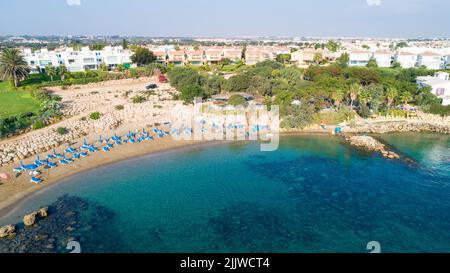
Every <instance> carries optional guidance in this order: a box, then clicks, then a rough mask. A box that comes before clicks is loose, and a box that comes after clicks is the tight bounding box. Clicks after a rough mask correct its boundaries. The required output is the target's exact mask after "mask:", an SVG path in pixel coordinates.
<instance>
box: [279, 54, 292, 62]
mask: <svg viewBox="0 0 450 273" xmlns="http://www.w3.org/2000/svg"><path fill="white" fill-rule="evenodd" d="M276 59H277V62H280V63H282V64H288V63H289V62H290V61H291V54H278V55H277V58H276Z"/></svg>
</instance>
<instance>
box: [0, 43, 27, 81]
mask: <svg viewBox="0 0 450 273" xmlns="http://www.w3.org/2000/svg"><path fill="white" fill-rule="evenodd" d="M29 73H30V67H29V66H28V64H27V62H26V61H25V58H24V57H23V55H22V54H21V53H20V51H19V50H17V49H13V48H5V49H3V50H2V52H1V53H0V76H1V78H2V79H3V80H7V79H11V80H12V81H13V82H14V86H15V87H18V86H19V84H20V81H22V80H24V79H25V78H27V77H28V74H29Z"/></svg>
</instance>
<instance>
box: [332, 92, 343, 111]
mask: <svg viewBox="0 0 450 273" xmlns="http://www.w3.org/2000/svg"><path fill="white" fill-rule="evenodd" d="M331 99H332V100H333V101H334V104H335V105H336V107H337V108H339V106H340V105H341V102H342V100H343V99H344V92H342V90H341V89H334V90H333V91H332V92H331Z"/></svg>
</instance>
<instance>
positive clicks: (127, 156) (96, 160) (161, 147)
mask: <svg viewBox="0 0 450 273" xmlns="http://www.w3.org/2000/svg"><path fill="white" fill-rule="evenodd" d="M331 131H332V130H329V129H325V130H324V129H320V128H309V129H306V130H305V129H304V130H283V131H281V132H280V136H296V135H323V136H325V135H328V136H332V133H331ZM349 133H350V134H354V133H358V132H349ZM389 133H393V132H389ZM400 133H401V132H400ZM217 143H222V141H206V140H203V141H193V140H189V141H176V140H173V139H172V138H170V137H168V138H163V139H159V140H158V141H157V142H144V143H139V144H137V145H129V144H127V145H121V146H117V147H116V148H115V149H113V150H112V151H111V152H109V153H103V152H97V153H95V154H91V155H90V156H89V157H87V158H85V159H82V160H79V161H76V162H74V163H73V164H71V165H70V166H67V167H59V168H56V169H54V170H51V173H50V171H46V172H45V173H43V174H44V177H45V182H44V183H43V184H41V185H32V184H31V183H30V182H29V181H28V178H29V177H28V176H27V175H25V174H23V175H21V176H20V177H18V178H14V182H10V181H8V182H4V183H3V184H2V187H1V188H0V219H2V218H5V217H8V216H10V215H11V214H13V213H14V212H15V211H17V209H19V208H20V205H21V204H23V203H24V202H25V201H26V200H28V199H30V198H32V197H34V196H36V195H39V194H40V193H42V192H44V191H46V190H48V189H50V188H52V187H53V186H55V185H57V184H59V183H64V181H66V180H68V179H70V178H71V177H73V176H75V175H78V174H81V173H84V172H88V171H90V170H92V169H95V168H99V167H103V166H107V165H111V164H114V163H118V162H121V161H126V160H132V159H137V158H140V157H145V156H154V155H157V154H161V153H166V152H172V151H180V150H183V149H194V148H197V147H204V146H205V145H214V144H217ZM11 167H12V165H9V166H3V167H0V171H6V169H7V168H11ZM5 185H8V186H10V188H9V189H5V188H4V187H3V186H5ZM5 196H6V197H5Z"/></svg>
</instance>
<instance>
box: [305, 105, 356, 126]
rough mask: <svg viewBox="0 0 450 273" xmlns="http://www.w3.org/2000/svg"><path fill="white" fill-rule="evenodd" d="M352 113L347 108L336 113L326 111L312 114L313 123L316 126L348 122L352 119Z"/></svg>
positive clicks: (342, 108)
mask: <svg viewBox="0 0 450 273" xmlns="http://www.w3.org/2000/svg"><path fill="white" fill-rule="evenodd" d="M354 116H355V115H354V113H353V111H351V110H350V109H349V108H347V107H341V108H340V109H339V110H337V111H326V112H320V113H315V114H313V122H314V123H316V124H320V123H324V124H327V125H336V124H339V123H341V122H344V121H350V120H353V118H354Z"/></svg>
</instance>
